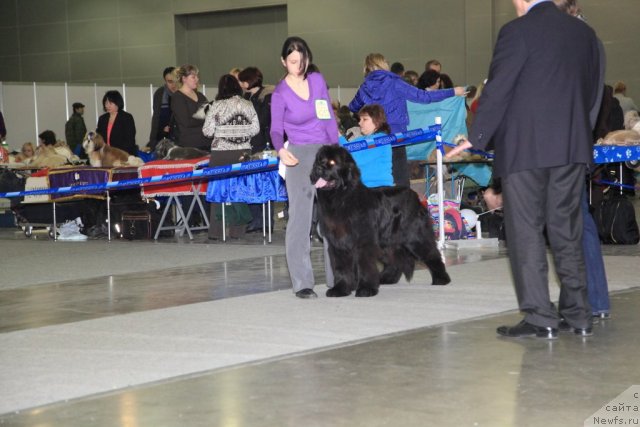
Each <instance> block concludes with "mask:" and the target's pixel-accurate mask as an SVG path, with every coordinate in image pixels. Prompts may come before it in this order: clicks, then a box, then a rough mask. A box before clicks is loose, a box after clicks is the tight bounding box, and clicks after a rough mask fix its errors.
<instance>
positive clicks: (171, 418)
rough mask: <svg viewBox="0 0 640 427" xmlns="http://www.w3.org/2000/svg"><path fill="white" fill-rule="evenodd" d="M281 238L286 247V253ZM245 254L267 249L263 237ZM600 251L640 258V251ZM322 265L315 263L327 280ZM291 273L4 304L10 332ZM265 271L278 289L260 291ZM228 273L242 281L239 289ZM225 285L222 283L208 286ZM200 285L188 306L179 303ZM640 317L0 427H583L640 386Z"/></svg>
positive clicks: (314, 367) (305, 366)
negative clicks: (586, 331)
mask: <svg viewBox="0 0 640 427" xmlns="http://www.w3.org/2000/svg"><path fill="white" fill-rule="evenodd" d="M11 233H13V231H11V232H7V231H3V232H2V233H0V238H5V239H7V238H9V239H10V238H23V237H19V236H13V235H12V234H11ZM278 233H281V231H276V236H275V239H274V243H273V244H276V245H278V244H282V236H281V234H278ZM14 234H15V233H14ZM175 242H176V245H177V246H178V247H179V245H181V244H194V243H196V244H198V243H199V244H206V243H207V241H206V238H205V237H204V236H203V235H202V234H198V235H197V236H196V239H195V241H194V242H185V241H184V240H176V241H175ZM247 242H249V243H251V242H253V243H254V244H262V243H261V239H257V238H256V237H249V238H248V239H247ZM245 243H246V242H245ZM229 244H234V243H233V242H230V243H229ZM603 251H604V253H605V255H613V256H616V255H621V256H638V255H640V247H639V246H637V245H636V246H630V247H623V246H605V247H603ZM319 252H320V251H314V257H313V260H314V265H315V267H317V268H316V271H318V272H320V271H322V268H321V260H320V257H319V256H318V255H319ZM445 256H446V258H447V263H448V264H449V265H450V264H453V263H466V262H482V261H483V260H485V259H491V258H495V257H504V256H505V251H504V250H503V251H499V252H492V253H489V254H487V253H486V252H483V251H467V252H464V253H462V252H451V251H449V252H447V253H446V254H445ZM285 265H286V264H284V259H283V258H282V257H277V256H276V257H269V259H267V258H266V257H257V258H254V259H251V260H242V261H237V262H233V261H232V262H227V263H224V264H223V263H211V264H210V265H206V266H202V268H198V269H195V270H194V269H192V268H185V269H179V270H176V269H173V270H172V273H171V280H165V281H159V280H153V279H154V278H157V277H158V276H159V275H160V276H162V271H160V272H155V273H136V274H130V275H127V277H126V280H130V281H131V283H135V284H136V286H131V287H130V288H129V290H128V291H127V292H128V293H127V294H126V295H121V297H120V298H119V299H118V301H113V300H109V298H108V294H107V293H106V292H105V289H106V288H108V286H109V278H108V277H102V278H95V279H91V280H79V281H70V282H65V283H64V284H60V283H52V284H47V285H38V286H34V287H26V288H19V289H12V290H5V291H1V292H0V299H1V301H2V304H1V306H2V307H3V309H2V312H0V333H8V332H11V331H25V330H29V329H32V328H39V327H42V326H46V325H55V324H60V323H70V322H81V321H84V320H87V319H93V318H98V317H103V316H118V315H122V314H127V313H132V312H135V311H143V310H154V309H157V308H163V307H172V306H178V305H184V304H191V303H195V302H200V301H209V300H212V299H224V298H231V297H234V296H239V295H247V294H252V293H259V292H270V291H274V290H279V289H286V288H288V287H289V286H290V285H289V281H288V276H287V271H286V268H285V267H284V266H285ZM629 268H636V269H638V267H637V265H634V266H629ZM265 269H266V270H268V271H269V274H270V275H271V279H270V280H269V281H264V280H262V281H258V280H253V276H252V275H253V274H254V273H255V272H256V271H263V270H265ZM228 271H237V272H239V273H238V274H235V275H231V276H228V275H226V273H227V272H228ZM639 271H640V270H639ZM223 274H225V277H226V279H225V281H224V282H219V281H211V280H201V281H200V282H198V280H199V277H209V278H210V277H212V276H216V275H223ZM318 279H319V281H321V280H322V278H321V277H320V278H318ZM194 281H195V282H196V285H195V286H191V287H190V288H191V289H192V291H190V292H189V295H186V296H185V295H184V294H183V293H178V292H175V291H173V290H175V289H176V288H179V287H180V284H181V283H190V284H191V285H193V283H194ZM150 296H154V297H150ZM514 299H515V295H514ZM62 303H64V304H66V306H68V307H69V309H67V310H64V311H62V312H61V311H58V312H57V314H56V315H54V316H52V315H50V314H49V313H48V310H47V307H50V306H57V305H59V304H62ZM639 305H640V289H638V288H635V289H632V290H630V291H625V292H619V293H616V294H613V295H612V313H613V316H612V318H611V319H609V320H605V321H600V322H598V323H597V324H596V325H595V327H594V330H595V335H594V336H593V337H590V338H578V337H576V336H573V335H572V334H568V335H567V334H563V335H562V336H561V337H560V339H559V340H556V341H544V340H536V339H522V340H506V339H500V338H498V337H497V336H496V334H495V328H496V327H497V326H499V325H502V324H512V323H517V322H518V321H519V320H520V318H521V316H520V315H519V314H518V313H515V312H512V313H506V314H504V313H503V314H498V315H495V316H490V317H485V318H480V319H473V320H470V321H463V322H455V323H449V324H443V325H438V326H435V327H430V328H424V329H419V330H413V331H406V332H404V333H399V334H394V335H392V336H383V337H378V338H375V339H371V340H366V341H363V342H359V343H356V344H352V345H346V346H339V347H336V348H330V349H319V350H317V351H311V352H306V353H304V354H296V355H291V356H286V357H281V358H277V359H271V360H265V361H261V362H258V363H251V364H245V365H240V366H235V367H232V368H226V369H220V370H215V371H209V372H202V373H199V374H196V375H190V376H186V377H179V378H170V379H167V380H166V381H162V382H158V383H153V384H146V385H141V386H137V387H132V388H128V389H123V390H115V391H113V392H110V393H107V394H101V395H91V396H86V397H84V398H81V399H76V400H72V401H67V402H59V403H56V404H53V405H49V406H45V407H40V408H33V409H31V410H26V411H22V412H19V413H10V414H4V415H0V425H2V426H66V427H74V426H154V427H165V426H167V427H168V426H228V427H241V426H260V427H268V426H274V427H275V426H278V427H282V426H402V427H404V426H407V427H410V426H536V427H539V426H558V427H560V426H562V427H566V426H582V425H583V423H584V422H585V420H586V419H587V418H588V417H590V416H591V414H593V413H595V412H596V411H598V410H599V409H600V408H601V407H603V406H604V405H606V404H607V403H608V402H609V401H611V400H612V399H614V398H616V396H618V395H619V394H620V393H622V392H623V391H625V390H626V389H627V388H629V387H630V386H632V385H634V384H635V385H637V384H640V364H639V363H638V354H640V344H639V343H638V340H637V338H633V337H635V336H637V331H636V328H637V325H638V324H640V322H639V321H640V312H639V311H638V309H637V307H638V306H639ZM8 313H11V315H8ZM60 313H64V314H60ZM237 321H238V322H241V321H242V319H237ZM634 331H635V332H634ZM453 337H455V339H452V338H453ZM0 351H1V349H0ZM0 394H1V385H0ZM636 404H637V402H636ZM613 415H619V414H615V413H614V414H612V416H613ZM636 415H637V413H636ZM585 425H589V424H585ZM631 425H640V422H637V424H631Z"/></svg>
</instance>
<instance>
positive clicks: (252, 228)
mask: <svg viewBox="0 0 640 427" xmlns="http://www.w3.org/2000/svg"><path fill="white" fill-rule="evenodd" d="M258 231H262V227H247V230H246V231H245V232H246V233H257V232H258Z"/></svg>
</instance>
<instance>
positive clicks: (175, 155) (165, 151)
mask: <svg viewBox="0 0 640 427" xmlns="http://www.w3.org/2000/svg"><path fill="white" fill-rule="evenodd" d="M154 153H155V154H156V158H157V159H159V160H190V159H199V158H200V157H205V156H208V155H209V153H207V152H206V151H203V150H200V149H198V148H193V147H181V146H179V145H177V144H176V143H175V142H173V141H172V140H170V139H168V138H163V139H162V140H160V141H158V144H157V145H156V148H155V150H154Z"/></svg>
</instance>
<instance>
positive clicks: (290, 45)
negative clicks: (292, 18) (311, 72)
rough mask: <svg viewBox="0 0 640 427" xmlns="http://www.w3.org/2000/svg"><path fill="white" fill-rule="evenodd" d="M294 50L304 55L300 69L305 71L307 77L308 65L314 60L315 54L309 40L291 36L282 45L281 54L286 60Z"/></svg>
mask: <svg viewBox="0 0 640 427" xmlns="http://www.w3.org/2000/svg"><path fill="white" fill-rule="evenodd" d="M292 52H300V56H301V57H302V61H301V62H300V70H301V71H304V77H305V78H307V74H308V70H307V67H308V65H309V64H311V63H312V62H313V54H312V53H311V49H309V46H308V45H307V42H306V41H304V40H303V39H301V38H300V37H295V36H294V37H289V38H288V39H286V40H285V41H284V44H283V45H282V53H281V54H280V57H281V58H282V59H283V60H286V59H287V56H289V55H291V53H292Z"/></svg>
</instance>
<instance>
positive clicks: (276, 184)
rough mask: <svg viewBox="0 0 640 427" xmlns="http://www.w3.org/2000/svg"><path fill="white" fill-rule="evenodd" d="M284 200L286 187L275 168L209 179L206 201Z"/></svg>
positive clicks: (260, 201) (258, 201)
mask: <svg viewBox="0 0 640 427" xmlns="http://www.w3.org/2000/svg"><path fill="white" fill-rule="evenodd" d="M269 200H271V201H275V202H284V201H286V200H287V189H286V187H285V184H284V180H283V179H282V177H280V175H278V171H277V170H273V171H268V172H257V173H252V174H247V175H241V176H234V177H231V178H226V179H214V180H212V181H209V187H208V188H207V202H210V203H226V202H242V203H266V202H268V201H269Z"/></svg>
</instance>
